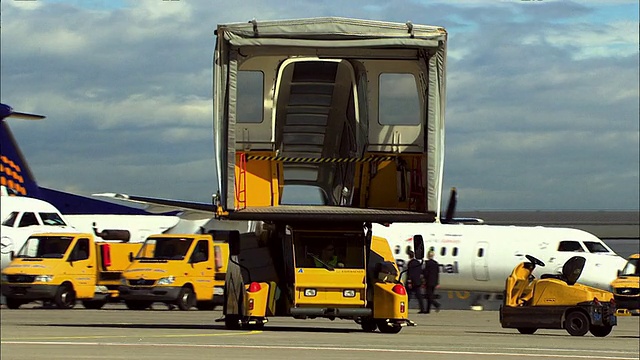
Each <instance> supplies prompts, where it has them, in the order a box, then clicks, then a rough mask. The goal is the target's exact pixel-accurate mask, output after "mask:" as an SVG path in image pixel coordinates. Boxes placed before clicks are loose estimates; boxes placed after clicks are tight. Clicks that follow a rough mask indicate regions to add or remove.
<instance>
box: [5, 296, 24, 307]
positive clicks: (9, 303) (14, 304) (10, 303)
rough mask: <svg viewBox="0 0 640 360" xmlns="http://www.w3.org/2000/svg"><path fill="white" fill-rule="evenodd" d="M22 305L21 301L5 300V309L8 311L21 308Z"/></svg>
mask: <svg viewBox="0 0 640 360" xmlns="http://www.w3.org/2000/svg"><path fill="white" fill-rule="evenodd" d="M22 304H23V302H22V300H19V299H14V298H7V307H8V308H9V309H18V308H19V307H20V306H22Z"/></svg>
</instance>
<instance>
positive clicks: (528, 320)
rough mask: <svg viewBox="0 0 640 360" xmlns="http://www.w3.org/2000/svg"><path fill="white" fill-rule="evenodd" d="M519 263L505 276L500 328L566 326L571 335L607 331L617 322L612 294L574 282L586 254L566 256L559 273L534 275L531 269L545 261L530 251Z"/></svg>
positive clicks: (526, 330)
mask: <svg viewBox="0 0 640 360" xmlns="http://www.w3.org/2000/svg"><path fill="white" fill-rule="evenodd" d="M526 257H527V259H528V260H529V262H522V263H520V264H518V265H517V266H516V267H515V268H514V269H513V272H512V273H511V275H510V276H509V277H508V278H507V281H506V289H505V297H504V304H503V305H502V306H501V307H500V323H501V324H502V327H503V328H516V329H518V331H519V332H520V333H522V334H533V333H534V332H535V331H536V330H537V329H562V328H564V329H566V330H567V332H568V333H569V334H571V335H573V336H583V335H585V334H586V333H587V332H589V331H590V332H591V333H592V334H593V335H594V336H597V337H603V336H607V335H609V333H610V332H611V330H612V328H613V326H615V325H616V324H617V318H616V315H615V311H616V310H615V302H614V300H613V294H612V293H610V292H608V291H604V290H600V289H596V288H592V287H589V286H585V285H581V284H576V281H577V280H578V278H579V277H580V274H581V273H582V269H583V268H584V264H585V258H584V257H581V256H574V257H572V258H570V259H569V260H567V262H566V263H565V264H564V266H563V268H562V274H559V275H555V274H544V275H542V276H541V277H540V279H534V277H533V275H532V272H533V270H534V269H535V267H536V265H537V266H544V263H543V262H542V261H540V260H538V259H536V258H534V257H533V256H531V255H527V256H526Z"/></svg>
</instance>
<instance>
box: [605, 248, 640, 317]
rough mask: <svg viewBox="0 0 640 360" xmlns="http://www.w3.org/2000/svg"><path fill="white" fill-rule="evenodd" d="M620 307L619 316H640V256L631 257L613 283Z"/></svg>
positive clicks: (612, 290) (613, 290) (612, 287)
mask: <svg viewBox="0 0 640 360" xmlns="http://www.w3.org/2000/svg"><path fill="white" fill-rule="evenodd" d="M611 292H613V295H614V298H615V300H616V306H617V307H618V315H634V316H640V254H633V255H631V256H629V259H628V261H627V264H626V265H625V266H624V268H622V270H619V271H618V278H617V279H615V280H614V281H613V282H612V283H611Z"/></svg>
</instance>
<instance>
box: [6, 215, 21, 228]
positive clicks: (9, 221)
mask: <svg viewBox="0 0 640 360" xmlns="http://www.w3.org/2000/svg"><path fill="white" fill-rule="evenodd" d="M18 214H19V213H18V212H17V211H13V212H11V214H9V216H7V218H6V219H4V221H3V222H2V225H4V226H11V227H13V224H15V222H16V219H17V218H18Z"/></svg>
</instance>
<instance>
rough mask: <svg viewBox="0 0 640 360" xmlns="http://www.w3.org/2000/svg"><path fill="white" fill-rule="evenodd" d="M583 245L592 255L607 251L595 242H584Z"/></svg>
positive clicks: (607, 250)
mask: <svg viewBox="0 0 640 360" xmlns="http://www.w3.org/2000/svg"><path fill="white" fill-rule="evenodd" d="M584 245H585V246H586V247H587V250H589V252H592V253H608V252H609V249H607V248H606V247H604V245H602V244H601V243H599V242H597V241H585V242H584Z"/></svg>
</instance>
